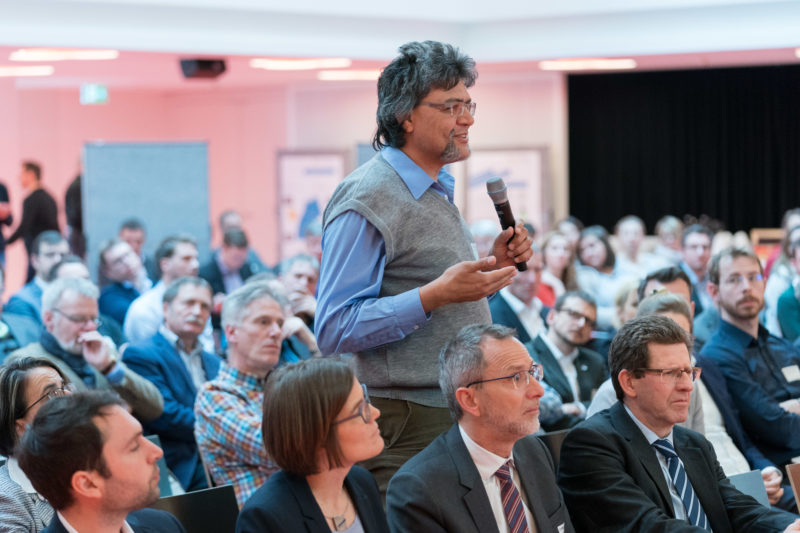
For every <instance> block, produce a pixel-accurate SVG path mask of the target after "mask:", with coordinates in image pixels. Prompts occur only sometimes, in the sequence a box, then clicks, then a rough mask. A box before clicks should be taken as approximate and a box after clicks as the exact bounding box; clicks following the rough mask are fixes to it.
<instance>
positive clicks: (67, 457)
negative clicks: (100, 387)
mask: <svg viewBox="0 0 800 533" xmlns="http://www.w3.org/2000/svg"><path fill="white" fill-rule="evenodd" d="M161 455H162V453H161V449H159V447H158V446H156V445H155V444H153V443H151V442H150V441H149V440H147V439H146V438H145V437H144V435H143V434H142V426H141V425H140V424H139V422H138V421H137V420H136V419H135V418H133V417H132V416H131V415H130V414H129V413H128V411H127V409H126V405H125V403H124V402H123V401H122V400H121V399H120V398H119V396H117V395H116V394H114V393H113V392H111V391H91V392H84V393H76V394H72V395H68V396H64V397H61V398H56V399H53V400H51V401H49V402H47V403H46V404H45V405H44V406H42V409H41V410H40V411H39V413H38V414H37V416H36V418H35V419H34V420H33V424H32V425H31V427H30V428H29V429H28V431H26V432H25V435H24V436H23V437H22V441H21V443H20V451H19V464H20V466H21V467H22V470H23V471H24V472H25V473H26V474H27V476H28V477H29V478H30V480H31V483H32V484H33V487H34V488H35V489H36V490H37V491H38V492H39V493H40V494H41V495H42V496H44V497H45V498H46V499H47V501H48V502H50V504H51V505H52V506H53V508H54V509H55V510H56V516H55V517H54V518H53V520H52V521H51V522H50V525H49V526H48V527H47V528H45V529H44V530H43V533H68V532H69V533H74V532H77V531H80V532H89V531H92V532H100V531H108V532H111V531H114V532H116V531H121V532H134V533H137V532H141V533H145V532H148V533H149V532H152V533H172V532H180V533H185V531H184V529H183V526H181V524H180V522H178V520H177V519H176V518H175V517H174V516H172V515H171V514H169V513H166V512H164V511H157V510H155V509H145V507H147V506H148V505H151V504H152V503H154V502H155V501H156V500H157V499H158V496H159V494H160V492H159V487H158V479H159V472H158V464H157V461H158V459H159V458H160V457H161Z"/></svg>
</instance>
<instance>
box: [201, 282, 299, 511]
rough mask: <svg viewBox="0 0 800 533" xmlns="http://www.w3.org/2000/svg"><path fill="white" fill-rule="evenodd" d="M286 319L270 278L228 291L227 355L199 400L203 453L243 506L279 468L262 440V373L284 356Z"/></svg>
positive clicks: (216, 479)
mask: <svg viewBox="0 0 800 533" xmlns="http://www.w3.org/2000/svg"><path fill="white" fill-rule="evenodd" d="M283 319H284V315H283V306H282V305H281V304H280V303H279V302H278V301H277V300H276V297H275V295H274V294H273V292H272V290H271V289H270V287H269V284H268V282H266V281H253V282H250V283H245V284H244V285H243V286H241V287H239V288H238V289H236V290H235V291H233V292H232V293H230V294H228V295H227V296H226V297H225V301H224V302H223V304H222V327H223V329H224V330H225V338H226V339H227V341H228V352H227V360H226V361H223V362H222V363H221V364H220V368H219V373H218V374H217V377H216V378H214V379H213V380H211V381H209V382H207V383H205V385H203V387H202V388H201V389H200V392H199V393H198V395H197V400H196V402H195V408H194V412H195V427H194V434H195V439H196V440H197V446H198V448H199V449H200V455H201V457H202V458H203V461H204V462H205V464H206V466H207V467H208V470H209V472H210V474H211V478H212V479H213V480H214V482H215V483H216V484H218V485H223V484H227V483H232V484H233V488H234V491H235V492H236V500H237V501H238V502H239V506H240V507H241V506H242V505H244V502H245V501H247V498H249V497H250V495H252V494H253V492H255V490H256V489H257V488H259V487H260V486H261V485H263V484H264V482H265V481H266V480H267V478H268V477H269V476H270V475H271V474H272V473H274V472H275V471H277V470H278V468H277V466H275V464H274V463H272V461H271V460H270V459H269V457H268V456H267V454H266V451H265V450H264V443H263V442H262V439H261V417H262V413H261V408H262V407H261V404H262V401H263V398H264V390H263V389H264V378H265V377H266V375H267V373H268V372H269V371H270V370H271V369H272V368H273V367H274V366H275V365H276V364H277V362H278V358H279V357H280V352H281V341H282V339H283V337H282V333H281V327H282V325H283Z"/></svg>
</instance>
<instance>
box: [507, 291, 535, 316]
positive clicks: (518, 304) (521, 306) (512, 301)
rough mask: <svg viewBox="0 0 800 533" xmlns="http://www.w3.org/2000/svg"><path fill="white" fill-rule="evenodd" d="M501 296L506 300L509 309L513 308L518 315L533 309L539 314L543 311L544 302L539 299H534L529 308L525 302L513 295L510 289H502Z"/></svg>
mask: <svg viewBox="0 0 800 533" xmlns="http://www.w3.org/2000/svg"><path fill="white" fill-rule="evenodd" d="M500 295H501V296H502V297H503V298H504V299H505V301H506V302H507V303H508V305H509V307H511V310H512V311H514V312H515V313H517V314H520V313H521V312H522V311H524V310H525V309H528V308H530V309H533V310H534V311H537V312H539V311H541V310H542V302H541V300H539V298H534V299H533V300H532V301H531V305H530V307H529V306H527V305H525V302H523V301H522V300H520V299H519V298H517V297H516V296H514V295H513V294H512V293H511V289H509V288H508V287H503V288H502V289H500Z"/></svg>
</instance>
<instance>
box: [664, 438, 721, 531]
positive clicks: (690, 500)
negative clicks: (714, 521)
mask: <svg viewBox="0 0 800 533" xmlns="http://www.w3.org/2000/svg"><path fill="white" fill-rule="evenodd" d="M653 447H654V448H655V449H656V450H658V451H659V452H660V453H661V455H663V456H664V457H666V458H667V469H668V470H669V476H670V477H671V478H672V484H673V485H675V490H677V491H678V496H680V497H681V500H682V501H683V506H684V507H685V508H686V515H687V516H688V517H689V523H691V524H692V525H693V526H697V527H702V528H703V529H706V530H708V531H711V527H710V526H709V525H708V518H706V513H705V512H704V511H703V508H702V507H701V506H700V500H698V499H697V495H696V494H695V493H694V489H693V488H692V484H691V483H689V478H688V477H686V470H684V468H683V463H681V460H680V459H679V458H678V455H677V454H676V453H675V448H673V447H672V443H670V441H668V440H667V439H658V440H657V441H655V442H654V443H653Z"/></svg>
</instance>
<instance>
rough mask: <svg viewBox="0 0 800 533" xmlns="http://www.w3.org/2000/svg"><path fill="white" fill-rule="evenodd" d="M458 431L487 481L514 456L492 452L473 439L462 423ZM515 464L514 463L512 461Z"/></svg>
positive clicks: (483, 478)
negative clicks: (501, 455)
mask: <svg viewBox="0 0 800 533" xmlns="http://www.w3.org/2000/svg"><path fill="white" fill-rule="evenodd" d="M458 431H460V432H461V438H462V439H464V445H465V446H466V447H467V451H468V452H469V455H470V457H472V461H473V462H474V463H475V467H476V468H477V469H478V474H480V476H481V479H482V480H483V481H486V480H488V479H490V478H491V477H492V476H493V475H494V474H495V472H497V469H498V468H500V467H501V466H503V465H504V464H505V463H506V462H508V461H510V460H512V461H513V457H500V456H499V455H497V454H495V453H492V452H490V451H489V450H487V449H486V448H484V447H483V446H481V445H480V444H478V443H477V442H475V441H474V440H472V439H471V438H470V437H469V435H467V432H466V431H464V428H463V427H461V424H459V425H458ZM512 464H513V463H512Z"/></svg>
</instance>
